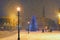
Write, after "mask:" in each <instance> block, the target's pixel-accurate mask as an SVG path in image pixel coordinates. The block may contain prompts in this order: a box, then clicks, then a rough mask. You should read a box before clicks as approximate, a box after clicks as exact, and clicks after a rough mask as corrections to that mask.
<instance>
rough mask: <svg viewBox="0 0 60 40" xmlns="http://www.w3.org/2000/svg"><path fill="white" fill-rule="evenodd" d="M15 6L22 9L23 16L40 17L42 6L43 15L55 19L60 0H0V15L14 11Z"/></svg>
mask: <svg viewBox="0 0 60 40" xmlns="http://www.w3.org/2000/svg"><path fill="white" fill-rule="evenodd" d="M21 5H22V6H21ZM17 6H21V8H22V9H24V10H23V11H24V13H23V15H24V16H33V15H36V17H42V13H43V6H44V7H45V16H46V17H47V18H51V19H53V20H57V13H58V9H59V8H60V0H0V16H5V15H7V14H14V13H16V7H17Z"/></svg>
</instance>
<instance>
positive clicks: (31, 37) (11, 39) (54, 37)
mask: <svg viewBox="0 0 60 40" xmlns="http://www.w3.org/2000/svg"><path fill="white" fill-rule="evenodd" d="M17 37H18V36H17V33H16V34H14V35H11V36H8V37H5V38H0V40H17ZM20 40H60V32H57V31H55V32H45V33H42V32H40V31H39V32H30V33H29V34H28V32H27V31H20Z"/></svg>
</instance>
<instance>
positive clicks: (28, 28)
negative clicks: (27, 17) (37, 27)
mask: <svg viewBox="0 0 60 40" xmlns="http://www.w3.org/2000/svg"><path fill="white" fill-rule="evenodd" d="M27 23H28V34H29V24H30V22H29V21H28V22H27Z"/></svg>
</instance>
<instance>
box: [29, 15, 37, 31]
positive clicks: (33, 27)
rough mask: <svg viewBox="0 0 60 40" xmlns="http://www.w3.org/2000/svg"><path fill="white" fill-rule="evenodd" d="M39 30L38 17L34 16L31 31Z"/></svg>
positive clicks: (30, 26)
mask: <svg viewBox="0 0 60 40" xmlns="http://www.w3.org/2000/svg"><path fill="white" fill-rule="evenodd" d="M37 30H38V27H37V22H36V17H35V16H32V20H31V23H30V25H29V31H37Z"/></svg>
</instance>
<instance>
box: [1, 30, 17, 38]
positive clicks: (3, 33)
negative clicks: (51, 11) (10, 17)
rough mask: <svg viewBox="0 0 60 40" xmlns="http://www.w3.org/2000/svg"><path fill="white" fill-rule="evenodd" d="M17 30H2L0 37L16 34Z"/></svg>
mask: <svg viewBox="0 0 60 40" xmlns="http://www.w3.org/2000/svg"><path fill="white" fill-rule="evenodd" d="M16 33H17V31H16V30H15V31H0V38H3V37H8V36H11V35H14V34H16Z"/></svg>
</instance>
